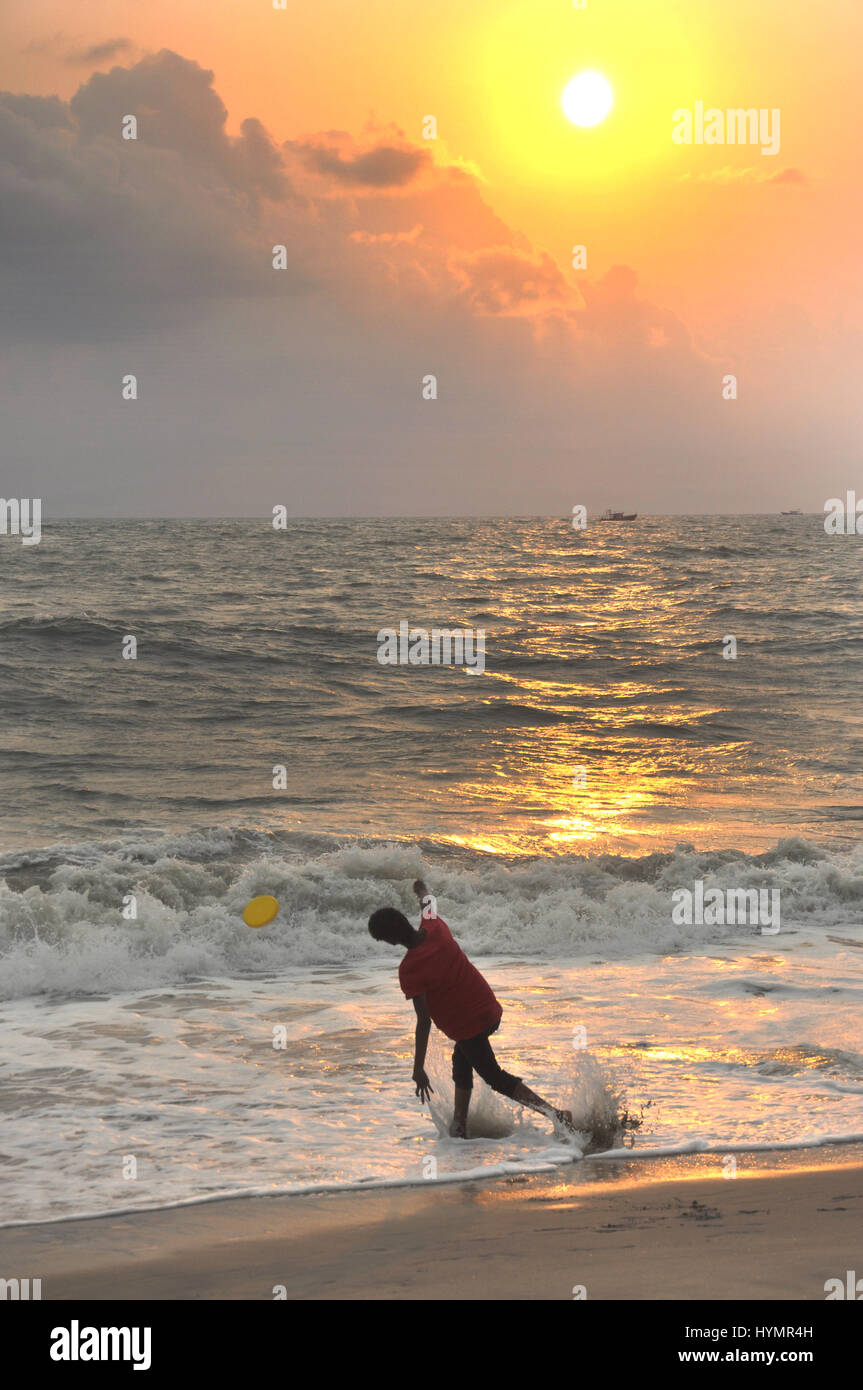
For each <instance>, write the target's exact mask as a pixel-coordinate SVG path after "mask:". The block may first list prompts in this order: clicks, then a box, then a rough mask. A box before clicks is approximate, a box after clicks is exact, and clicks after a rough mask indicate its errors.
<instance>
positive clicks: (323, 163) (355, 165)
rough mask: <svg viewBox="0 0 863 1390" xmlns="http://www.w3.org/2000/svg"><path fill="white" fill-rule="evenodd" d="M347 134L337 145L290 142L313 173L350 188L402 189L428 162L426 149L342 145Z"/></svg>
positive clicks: (429, 162)
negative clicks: (362, 147)
mask: <svg viewBox="0 0 863 1390" xmlns="http://www.w3.org/2000/svg"><path fill="white" fill-rule="evenodd" d="M347 143H348V137H343V140H342V142H341V144H340V145H335V144H326V143H322V142H307V143H290V144H289V148H290V149H292V150H293V151H294V152H295V153H296V154H297V155H299V157H300V158H301V159H302V161H303V163H304V164H305V166H306V168H308V169H311V170H312V171H313V172H314V173H317V174H321V175H324V176H325V177H328V178H332V179H335V180H336V182H337V183H340V184H345V185H347V186H348V187H350V188H373V189H383V188H404V187H405V185H406V184H409V183H411V181H412V180H413V179H415V178H416V177H417V175H418V174H419V173H420V172H421V170H423V169H425V168H428V167H429V166H430V164H431V156H430V154H429V152H428V151H427V150H421V149H416V148H414V147H409V146H397V145H377V146H375V147H374V148H372V149H368V150H360V151H357V150H355V149H353V148H350V147H349V148H347V149H346V148H345V144H347Z"/></svg>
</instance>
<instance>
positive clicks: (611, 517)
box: [597, 507, 638, 521]
mask: <svg viewBox="0 0 863 1390" xmlns="http://www.w3.org/2000/svg"><path fill="white" fill-rule="evenodd" d="M637 520H638V512H613V511H612V510H611V508H610V507H609V508H608V510H607V511H604V512H603V513H602V516H600V517H597V521H637Z"/></svg>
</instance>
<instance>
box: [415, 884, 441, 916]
mask: <svg viewBox="0 0 863 1390" xmlns="http://www.w3.org/2000/svg"><path fill="white" fill-rule="evenodd" d="M413 889H414V892H415V893H416V895H417V897H418V898H419V900H420V907H421V908H422V915H423V917H425V918H426V919H427V920H428V919H429V918H430V917H437V899H436V898H435V897H434V895H433V894H432V893H430V892H429V890H428V889H427V888H426V886H425V884H424V883H423V881H422V879H421V878H418V879H417V880H416V881H415V883H414V885H413Z"/></svg>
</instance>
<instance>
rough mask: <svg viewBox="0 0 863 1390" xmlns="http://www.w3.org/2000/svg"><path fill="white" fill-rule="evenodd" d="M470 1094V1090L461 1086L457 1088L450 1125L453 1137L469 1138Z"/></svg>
mask: <svg viewBox="0 0 863 1390" xmlns="http://www.w3.org/2000/svg"><path fill="white" fill-rule="evenodd" d="M470 1094H471V1093H470V1091H465V1090H463V1089H462V1087H461V1086H456V1088H455V1106H454V1109H453V1117H452V1124H451V1125H450V1127H449V1132H450V1135H451V1137H452V1138H453V1139H466V1138H467V1111H468V1106H469V1105H470Z"/></svg>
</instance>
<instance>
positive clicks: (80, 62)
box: [65, 38, 135, 67]
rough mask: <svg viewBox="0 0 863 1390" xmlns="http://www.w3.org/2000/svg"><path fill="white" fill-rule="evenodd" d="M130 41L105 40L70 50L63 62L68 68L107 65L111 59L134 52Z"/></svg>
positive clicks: (133, 46)
mask: <svg viewBox="0 0 863 1390" xmlns="http://www.w3.org/2000/svg"><path fill="white" fill-rule="evenodd" d="M134 48H135V45H134V43H133V42H132V40H131V39H123V38H119V39H105V40H104V41H103V42H102V43H94V44H90V46H89V47H88V48H77V49H72V50H71V51H70V52H68V53H67V54H66V58H65V61H66V62H67V63H68V64H69V66H70V67H79V66H85V65H87V64H90V63H108V62H110V61H111V59H112V58H121V57H122V56H123V55H124V54H129V53H132V52H133V51H134Z"/></svg>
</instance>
